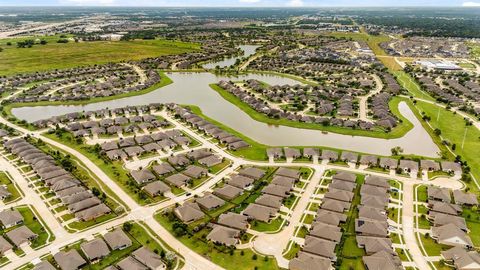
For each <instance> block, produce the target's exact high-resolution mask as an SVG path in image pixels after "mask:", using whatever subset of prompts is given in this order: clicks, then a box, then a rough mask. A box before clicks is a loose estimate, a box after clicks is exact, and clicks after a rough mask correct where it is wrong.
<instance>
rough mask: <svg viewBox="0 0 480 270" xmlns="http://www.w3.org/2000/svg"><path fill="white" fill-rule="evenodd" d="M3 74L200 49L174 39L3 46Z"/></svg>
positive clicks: (0, 45) (1, 65)
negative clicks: (18, 46) (27, 46)
mask: <svg viewBox="0 0 480 270" xmlns="http://www.w3.org/2000/svg"><path fill="white" fill-rule="evenodd" d="M0 48H3V51H2V52H1V53H0V54H1V57H0V75H12V74H16V73H28V72H37V71H45V70H52V69H64V68H72V67H77V66H86V65H93V64H105V63H109V62H120V61H125V60H140V59H143V58H148V57H156V56H162V55H169V54H181V53H185V52H192V51H195V50H199V49H200V47H199V45H198V44H194V43H185V42H179V41H172V40H164V39H156V40H133V41H112V42H111V41H94V42H78V43H76V42H69V43H56V41H55V40H51V41H50V42H48V44H46V45H34V46H33V47H32V48H17V46H16V45H15V44H13V45H11V46H7V45H5V41H2V43H0Z"/></svg>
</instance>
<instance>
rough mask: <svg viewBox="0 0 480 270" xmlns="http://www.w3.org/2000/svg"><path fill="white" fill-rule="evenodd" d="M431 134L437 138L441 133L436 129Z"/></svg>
mask: <svg viewBox="0 0 480 270" xmlns="http://www.w3.org/2000/svg"><path fill="white" fill-rule="evenodd" d="M433 133H434V134H435V135H437V136H440V135H441V134H442V131H441V130H440V129H438V128H436V129H435V130H434V131H433Z"/></svg>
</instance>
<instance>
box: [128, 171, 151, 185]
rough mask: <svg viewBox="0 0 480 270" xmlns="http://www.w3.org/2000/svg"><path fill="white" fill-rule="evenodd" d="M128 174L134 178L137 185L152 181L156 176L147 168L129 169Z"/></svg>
mask: <svg viewBox="0 0 480 270" xmlns="http://www.w3.org/2000/svg"><path fill="white" fill-rule="evenodd" d="M130 175H131V176H132V178H133V180H135V182H137V184H139V185H143V184H145V183H148V182H150V181H153V180H155V178H156V177H155V175H154V174H153V173H152V172H151V171H149V170H147V169H142V170H134V171H131V172H130Z"/></svg>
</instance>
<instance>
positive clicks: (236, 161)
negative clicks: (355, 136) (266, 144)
mask: <svg viewBox="0 0 480 270" xmlns="http://www.w3.org/2000/svg"><path fill="white" fill-rule="evenodd" d="M161 115H162V116H163V117H165V118H166V119H167V120H168V121H171V122H172V123H174V124H175V125H176V128H177V129H180V130H182V131H184V132H186V133H187V134H188V135H189V136H192V137H193V138H194V139H196V140H198V141H200V142H201V143H202V146H203V147H206V148H211V149H213V150H214V151H216V152H218V153H219V154H220V155H222V156H223V157H225V158H228V159H230V160H232V162H233V166H231V167H228V168H226V169H225V170H224V171H222V172H220V173H219V174H218V175H216V176H214V177H212V178H211V179H209V180H208V181H207V182H206V183H204V184H203V185H201V186H200V187H198V188H196V189H195V190H193V191H192V194H191V195H190V196H187V195H186V194H183V195H181V196H178V197H175V198H173V199H170V200H167V201H164V202H162V203H159V204H156V205H151V206H140V205H138V204H137V203H136V201H134V200H133V199H132V198H130V196H129V195H128V194H127V193H126V192H125V191H123V189H122V188H121V187H120V186H118V185H117V183H116V182H114V181H113V180H111V179H110V178H109V177H108V176H107V175H106V174H105V173H104V172H103V171H102V170H101V169H100V168H99V167H97V166H96V165H95V164H94V163H93V162H91V161H90V160H89V159H88V158H87V157H85V156H83V155H82V154H81V153H79V152H78V151H76V150H74V149H72V148H70V147H68V146H66V145H63V144H60V143H58V142H56V141H54V140H51V139H49V138H46V137H44V136H42V135H41V134H40V132H38V131H36V132H31V131H28V130H26V129H24V128H21V127H19V126H16V125H14V124H12V123H9V122H7V121H6V120H5V119H3V118H1V117H0V122H1V123H4V124H6V125H8V126H10V127H13V128H15V129H17V130H20V131H22V132H24V133H28V134H32V135H33V136H34V137H36V138H40V139H42V140H44V141H45V142H47V143H50V144H52V145H54V146H56V147H58V148H60V149H62V150H63V151H65V152H68V153H70V154H71V155H74V156H76V157H77V158H78V159H79V160H80V161H81V162H83V163H84V164H85V166H87V167H88V168H89V169H90V170H91V171H92V173H94V174H95V175H96V176H97V177H98V178H99V179H100V180H101V181H102V182H103V183H104V184H105V185H107V186H108V187H109V188H110V189H111V190H112V191H113V192H115V194H117V195H118V197H120V198H121V199H122V200H123V203H125V204H126V205H128V206H129V208H130V209H131V210H130V212H129V213H128V214H127V215H125V216H123V217H121V218H118V219H115V220H112V221H110V222H108V223H106V224H102V225H100V226H97V227H94V228H90V229H88V230H85V231H82V232H79V233H75V234H71V233H68V232H64V229H63V228H61V226H59V224H58V221H56V219H55V218H54V217H53V215H52V214H51V212H50V211H48V209H46V206H45V205H44V203H43V201H42V200H41V199H40V197H39V196H38V195H36V197H35V196H33V193H32V192H34V191H32V190H31V189H30V188H29V187H28V185H26V180H25V179H23V176H22V175H21V174H20V173H19V172H18V170H17V169H16V168H14V167H13V165H11V164H10V163H8V162H7V161H3V163H0V166H4V167H5V168H7V169H8V170H9V171H10V170H11V171H12V175H15V181H17V182H18V183H22V182H23V184H21V185H20V187H21V188H22V190H24V192H26V193H27V194H32V196H30V197H31V198H29V200H31V201H29V203H31V204H33V205H35V206H36V207H37V208H39V210H40V211H42V217H43V218H44V219H45V221H46V223H47V225H48V226H49V227H50V228H53V231H54V233H55V234H56V235H57V238H56V240H55V241H54V242H53V243H52V244H50V245H49V246H47V247H44V248H41V249H39V250H35V251H33V252H31V253H28V254H27V255H26V256H24V257H21V258H19V259H18V260H15V261H13V262H12V263H10V264H9V267H12V268H14V267H18V266H20V265H23V264H25V263H28V262H31V261H32V260H33V259H35V258H38V257H39V256H41V255H44V254H46V253H48V252H52V253H54V252H56V251H58V250H59V249H60V248H61V247H63V246H65V245H68V244H71V243H73V242H75V241H78V240H80V239H83V238H91V237H92V235H93V234H95V233H98V232H104V231H106V230H107V229H108V228H111V227H113V226H117V225H121V224H123V223H124V222H126V221H132V220H133V221H138V220H142V221H145V223H146V224H147V225H148V226H149V227H151V228H152V229H153V231H154V232H155V233H156V234H157V235H158V236H159V237H160V238H161V239H162V240H164V241H165V242H166V243H168V245H170V246H171V247H172V248H173V249H174V250H175V251H177V252H179V253H180V254H181V255H182V256H183V257H184V259H185V262H186V263H185V268H186V269H222V268H221V267H219V266H217V265H215V264H214V263H212V262H211V261H209V260H208V259H207V258H205V257H203V256H202V255H200V254H197V253H195V252H193V251H192V250H190V249H189V248H188V247H186V246H185V245H183V243H181V242H180V241H179V240H178V239H176V238H175V237H174V236H173V235H171V234H170V233H168V231H167V230H166V229H165V228H163V227H162V226H161V225H160V224H158V223H157V222H156V221H155V220H154V218H153V215H154V213H156V212H157V211H159V210H161V209H164V208H166V207H171V206H173V205H174V204H175V203H182V202H184V201H185V200H187V199H190V198H192V196H194V195H201V194H202V193H203V192H205V191H208V190H211V188H212V187H213V186H214V185H215V184H216V183H218V182H219V181H221V180H222V178H223V177H225V176H227V175H228V174H230V173H231V172H233V171H234V169H235V168H236V167H238V166H239V165H244V164H251V165H256V166H285V165H290V166H293V165H294V166H301V167H308V168H312V169H314V170H315V174H314V176H313V178H312V179H311V180H310V182H309V184H308V185H307V186H306V187H305V191H304V193H303V196H302V197H301V198H300V200H299V202H298V204H297V206H296V207H295V210H294V211H293V213H292V215H291V217H290V219H289V220H290V224H289V225H288V226H286V227H285V228H284V229H283V230H282V232H280V233H278V234H274V235H272V236H267V235H265V236H259V237H258V238H257V239H256V240H255V248H256V249H258V250H259V251H261V252H262V253H265V254H272V255H274V256H275V257H276V258H277V259H278V261H279V264H281V266H285V265H286V264H288V261H286V260H285V259H283V257H282V256H281V253H282V252H283V249H284V248H285V247H286V245H287V244H288V241H289V240H290V239H291V237H292V236H293V233H294V228H295V226H296V225H298V224H299V222H300V219H301V216H302V214H303V212H304V210H305V208H306V207H307V205H308V201H309V197H310V195H309V194H312V193H313V190H314V188H315V186H317V184H318V182H319V181H320V176H321V175H322V174H323V172H324V171H325V170H329V169H334V170H347V171H351V172H353V173H363V174H373V175H378V176H383V177H386V175H385V174H383V173H380V172H373V171H365V170H364V169H360V168H346V167H343V166H335V165H318V164H312V163H311V162H299V163H297V162H295V163H291V164H288V163H273V164H271V163H268V162H259V161H248V160H244V159H241V158H238V157H235V156H232V155H231V154H230V153H228V152H226V151H224V149H221V148H219V147H218V146H217V145H215V144H213V143H212V142H210V141H208V140H206V139H205V138H203V137H202V136H200V135H198V134H196V133H194V132H192V131H191V130H190V129H189V128H187V127H185V126H183V125H182V124H181V123H179V122H178V121H177V120H175V119H173V118H171V117H170V116H168V115H167V114H166V113H162V114H161ZM15 171H16V172H15ZM388 177H389V178H391V179H395V180H398V181H400V182H402V183H404V185H405V186H406V191H404V207H405V205H406V208H405V209H406V210H404V211H403V217H402V220H403V222H404V225H403V226H404V234H405V236H404V237H405V242H406V243H405V244H406V245H407V247H408V248H409V249H410V250H412V257H413V260H414V262H415V263H416V264H417V265H419V266H420V269H429V268H428V267H427V268H424V267H423V266H425V265H426V261H425V259H424V258H423V256H421V252H420V253H419V247H418V245H417V244H416V240H415V236H414V232H413V212H412V211H413V195H412V194H413V190H412V187H413V185H414V184H420V183H423V184H425V182H423V181H422V180H420V179H413V178H408V177H403V176H396V175H394V176H388ZM22 179H23V180H22ZM426 184H431V183H430V182H428V183H426ZM436 184H438V185H439V186H445V187H449V188H452V187H453V188H458V185H457V183H456V182H455V181H448V180H447V181H441V182H438V183H436ZM405 224H406V225H405ZM412 234H413V236H412ZM58 236H61V237H58ZM273 240H275V241H273Z"/></svg>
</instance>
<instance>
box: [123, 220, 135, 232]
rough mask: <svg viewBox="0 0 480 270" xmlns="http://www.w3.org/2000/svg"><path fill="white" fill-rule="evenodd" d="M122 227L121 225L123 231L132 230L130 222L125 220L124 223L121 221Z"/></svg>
mask: <svg viewBox="0 0 480 270" xmlns="http://www.w3.org/2000/svg"><path fill="white" fill-rule="evenodd" d="M122 227H123V230H124V231H126V232H130V230H132V227H133V225H132V223H130V222H125V223H123V226H122Z"/></svg>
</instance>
